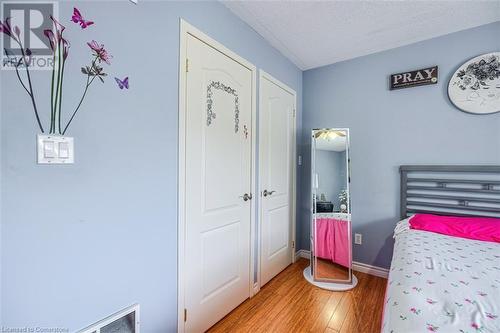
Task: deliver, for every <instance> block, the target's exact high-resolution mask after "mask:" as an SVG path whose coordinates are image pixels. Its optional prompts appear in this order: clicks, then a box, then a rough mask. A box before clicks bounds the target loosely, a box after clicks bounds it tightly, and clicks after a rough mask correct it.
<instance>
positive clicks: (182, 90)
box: [177, 18, 258, 333]
mask: <svg viewBox="0 0 500 333" xmlns="http://www.w3.org/2000/svg"><path fill="white" fill-rule="evenodd" d="M179 27H180V29H179V86H178V88H179V100H178V102H179V110H178V112H179V113H178V117H179V121H178V126H179V127H178V140H179V146H178V152H177V153H178V156H177V157H178V170H177V177H178V178H177V332H180V333H183V332H184V331H185V322H184V310H185V299H184V297H185V296H184V295H185V288H186V286H185V284H184V282H185V279H184V275H185V272H184V270H185V265H186V263H185V261H184V259H185V258H184V256H185V251H184V247H185V237H186V234H185V230H186V229H185V228H186V216H185V203H186V188H185V179H186V178H185V177H186V169H185V168H186V138H185V136H186V78H187V73H186V63H187V62H186V60H187V37H188V35H191V36H193V37H195V38H197V39H199V40H201V41H202V42H204V43H206V44H207V45H209V46H210V47H213V48H214V49H216V50H217V51H219V52H221V53H223V54H224V55H226V56H228V57H229V58H231V59H233V60H234V61H236V62H238V63H239V64H241V65H243V66H244V67H246V68H248V69H249V70H250V71H251V73H252V93H251V103H252V105H251V113H252V129H251V130H252V142H251V154H252V156H251V164H252V165H251V178H252V179H251V192H252V193H253V194H254V198H256V197H258V196H256V195H255V194H256V193H258V192H257V188H256V170H257V166H256V147H257V135H256V133H257V120H256V115H257V107H256V100H257V98H256V90H257V68H256V67H255V65H253V64H252V63H250V62H249V61H247V60H246V59H244V58H242V57H240V56H239V55H238V54H236V53H234V52H233V51H231V50H230V49H228V48H227V47H225V46H224V45H223V44H221V43H219V42H217V41H216V40H215V39H213V38H211V37H210V36H208V35H206V34H205V33H204V32H202V31H201V30H199V29H197V28H195V27H194V26H192V25H191V24H189V23H188V22H186V21H185V20H183V19H182V18H181V19H180V21H179ZM250 206H251V208H250V211H251V216H250V240H249V241H250V258H249V265H250V267H249V269H250V270H249V271H250V284H249V286H248V288H249V295H250V297H252V296H253V295H254V294H255V293H254V288H253V286H254V281H253V280H254V278H253V277H254V275H255V272H254V271H255V270H254V266H255V265H254V263H255V256H256V253H255V252H256V251H255V237H256V234H255V229H256V216H255V215H256V214H255V211H256V200H251V202H250Z"/></svg>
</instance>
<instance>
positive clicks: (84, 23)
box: [71, 7, 94, 29]
mask: <svg viewBox="0 0 500 333" xmlns="http://www.w3.org/2000/svg"><path fill="white" fill-rule="evenodd" d="M71 21H73V22H75V23H78V24H79V25H80V27H82V29H85V28H87V27H88V26H89V25H92V24H94V22H92V21H87V20H85V19H84V18H83V16H82V14H81V13H80V11H79V10H78V9H76V7H73V16H71Z"/></svg>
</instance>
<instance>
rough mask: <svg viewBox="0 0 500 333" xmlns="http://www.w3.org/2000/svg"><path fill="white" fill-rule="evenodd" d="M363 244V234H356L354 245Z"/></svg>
mask: <svg viewBox="0 0 500 333" xmlns="http://www.w3.org/2000/svg"><path fill="white" fill-rule="evenodd" d="M362 243H363V235H361V234H354V244H359V245H361V244H362Z"/></svg>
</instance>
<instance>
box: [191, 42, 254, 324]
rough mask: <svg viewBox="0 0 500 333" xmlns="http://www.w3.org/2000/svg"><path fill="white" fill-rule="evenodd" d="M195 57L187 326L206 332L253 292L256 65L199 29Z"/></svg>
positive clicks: (195, 44) (193, 48)
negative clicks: (200, 36) (212, 41)
mask: <svg viewBox="0 0 500 333" xmlns="http://www.w3.org/2000/svg"><path fill="white" fill-rule="evenodd" d="M187 58H188V62H189V67H188V68H189V70H188V73H187V81H186V92H187V94H186V109H187V110H186V112H187V114H186V138H185V140H186V179H185V189H186V191H185V192H186V207H185V214H186V215H185V216H186V230H185V232H186V233H185V234H186V240H185V264H186V266H185V273H186V274H185V277H186V280H185V281H184V286H185V291H186V292H185V304H186V309H187V321H186V324H185V330H186V332H202V331H205V330H207V329H208V328H209V327H210V326H212V325H213V324H215V323H216V322H217V321H219V320H220V319H221V318H222V317H224V316H225V315H226V314H227V313H229V312H230V311H231V310H233V309H234V308H235V307H236V306H238V305H239V304H240V303H241V302H243V301H244V300H245V299H247V298H248V297H249V296H250V221H251V218H250V217H251V215H250V214H251V209H250V206H251V205H250V200H247V201H244V200H243V198H242V196H243V195H244V194H245V193H248V194H250V191H251V141H252V140H251V133H250V129H251V124H252V119H251V117H252V112H251V110H252V72H251V70H249V69H248V68H246V67H244V66H243V65H241V64H240V63H238V62H236V61H235V60H233V59H231V58H229V57H228V56H226V55H225V54H223V53H221V52H219V51H218V50H216V49H214V48H213V47H211V46H209V45H208V44H206V43H204V42H202V41H200V40H199V39H197V38H195V37H193V36H191V35H189V36H188V38H187ZM181 181H182V180H181Z"/></svg>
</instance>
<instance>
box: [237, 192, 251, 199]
mask: <svg viewBox="0 0 500 333" xmlns="http://www.w3.org/2000/svg"><path fill="white" fill-rule="evenodd" d="M240 198H243V201H248V200H252V194H251V193H250V194H248V193H245V194H243V196H240Z"/></svg>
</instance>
